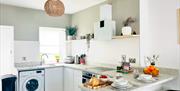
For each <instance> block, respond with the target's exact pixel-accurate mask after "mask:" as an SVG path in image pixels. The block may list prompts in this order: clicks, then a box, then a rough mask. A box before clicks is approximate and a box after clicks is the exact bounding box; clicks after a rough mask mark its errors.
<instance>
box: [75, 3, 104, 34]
mask: <svg viewBox="0 0 180 91" xmlns="http://www.w3.org/2000/svg"><path fill="white" fill-rule="evenodd" d="M103 4H104V3H103ZM100 5H102V4H99V5H96V6H94V7H91V8H88V9H85V10H83V11H80V12H78V13H75V14H73V15H72V25H77V26H78V35H86V34H87V33H93V31H94V23H95V22H97V21H99V17H100V14H99V13H100V10H99V6H100Z"/></svg>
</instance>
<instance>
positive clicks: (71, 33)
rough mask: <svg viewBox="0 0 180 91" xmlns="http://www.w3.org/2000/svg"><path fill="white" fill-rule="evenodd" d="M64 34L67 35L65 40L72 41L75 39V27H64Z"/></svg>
mask: <svg viewBox="0 0 180 91" xmlns="http://www.w3.org/2000/svg"><path fill="white" fill-rule="evenodd" d="M66 34H67V39H68V40H72V39H75V37H76V34H77V27H76V26H74V27H73V26H67V27H66Z"/></svg>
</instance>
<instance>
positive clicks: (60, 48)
mask: <svg viewBox="0 0 180 91" xmlns="http://www.w3.org/2000/svg"><path fill="white" fill-rule="evenodd" d="M39 41H40V53H41V54H40V56H41V59H42V60H43V61H44V62H45V63H46V64H51V63H57V62H58V61H62V60H63V59H64V58H65V57H66V50H65V49H66V33H65V29H63V28H50V27H40V28H39Z"/></svg>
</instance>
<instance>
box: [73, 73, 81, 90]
mask: <svg viewBox="0 0 180 91" xmlns="http://www.w3.org/2000/svg"><path fill="white" fill-rule="evenodd" d="M81 84H82V71H80V70H74V91H81V89H80V88H79V85H81Z"/></svg>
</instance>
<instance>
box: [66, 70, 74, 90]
mask: <svg viewBox="0 0 180 91" xmlns="http://www.w3.org/2000/svg"><path fill="white" fill-rule="evenodd" d="M64 91H74V72H73V69H70V68H66V67H65V68H64Z"/></svg>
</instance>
